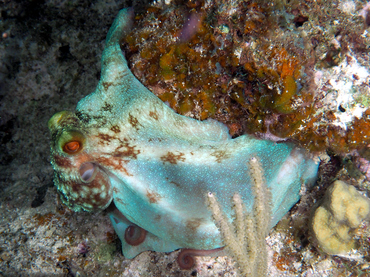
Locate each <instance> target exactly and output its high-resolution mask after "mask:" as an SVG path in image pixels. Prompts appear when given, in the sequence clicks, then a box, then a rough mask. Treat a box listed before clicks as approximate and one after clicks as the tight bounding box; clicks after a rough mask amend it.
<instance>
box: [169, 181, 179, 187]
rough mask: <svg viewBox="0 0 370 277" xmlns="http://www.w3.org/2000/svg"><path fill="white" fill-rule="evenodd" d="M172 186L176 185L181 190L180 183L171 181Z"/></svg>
mask: <svg viewBox="0 0 370 277" xmlns="http://www.w3.org/2000/svg"><path fill="white" fill-rule="evenodd" d="M170 183H171V184H174V185H175V186H176V187H178V188H181V185H180V184H179V183H176V182H174V181H170Z"/></svg>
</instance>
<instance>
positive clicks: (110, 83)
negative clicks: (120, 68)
mask: <svg viewBox="0 0 370 277" xmlns="http://www.w3.org/2000/svg"><path fill="white" fill-rule="evenodd" d="M112 85H114V83H113V82H103V83H102V86H103V87H104V90H108V89H109V87H110V86H112Z"/></svg>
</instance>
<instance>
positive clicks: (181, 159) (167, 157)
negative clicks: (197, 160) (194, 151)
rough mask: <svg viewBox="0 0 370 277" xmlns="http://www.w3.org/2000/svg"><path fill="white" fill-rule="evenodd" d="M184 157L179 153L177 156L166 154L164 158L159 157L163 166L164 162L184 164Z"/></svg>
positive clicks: (170, 153)
mask: <svg viewBox="0 0 370 277" xmlns="http://www.w3.org/2000/svg"><path fill="white" fill-rule="evenodd" d="M184 155H185V154H184V153H181V152H180V153H179V154H177V155H175V154H174V153H172V152H167V154H166V155H165V156H162V157H161V160H162V162H163V164H164V163H165V162H169V163H171V164H177V162H184V161H185V157H184Z"/></svg>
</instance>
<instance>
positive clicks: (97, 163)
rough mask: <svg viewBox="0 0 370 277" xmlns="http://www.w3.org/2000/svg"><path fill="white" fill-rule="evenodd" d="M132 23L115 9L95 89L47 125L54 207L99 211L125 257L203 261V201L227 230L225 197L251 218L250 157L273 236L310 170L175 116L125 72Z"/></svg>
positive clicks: (210, 227) (265, 145) (301, 154)
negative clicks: (212, 203) (222, 217)
mask: <svg viewBox="0 0 370 277" xmlns="http://www.w3.org/2000/svg"><path fill="white" fill-rule="evenodd" d="M132 18H133V12H132V10H130V9H123V10H121V11H120V12H119V14H118V16H117V18H116V19H115V21H114V22H113V25H112V26H111V28H110V30H109V33H108V35H107V39H106V46H105V49H104V51H103V55H102V71H101V79H100V81H99V83H98V85H97V88H96V90H95V91H94V92H93V93H91V94H90V95H87V96H86V97H85V98H83V99H82V100H80V102H79V103H78V105H77V107H76V110H75V111H74V112H71V111H62V112H59V113H57V114H55V115H54V116H53V117H52V118H51V119H50V120H49V122H48V127H49V129H50V132H51V164H52V166H53V168H54V183H55V186H56V187H57V190H58V192H59V194H60V197H61V199H62V201H63V203H64V204H65V205H67V206H68V207H69V208H70V209H72V210H74V211H88V212H92V211H101V210H105V209H107V210H108V214H109V217H110V219H111V222H112V225H113V227H114V229H115V231H116V233H117V235H118V237H119V238H120V240H121V241H122V252H123V254H124V256H125V257H126V258H133V257H135V256H136V255H138V254H139V253H141V252H143V251H146V250H153V251H159V252H170V251H174V250H176V249H187V250H188V251H189V249H192V250H193V251H192V253H202V254H209V253H211V252H214V251H218V250H220V249H222V247H223V246H224V243H223V240H222V238H221V235H220V231H219V230H218V228H217V227H216V225H215V223H214V221H213V219H212V214H211V212H210V210H209V209H207V205H206V196H207V194H208V193H210V192H211V193H213V194H215V195H217V198H218V201H219V204H220V205H221V207H222V209H223V210H224V212H225V214H226V215H227V216H228V218H229V220H230V221H231V220H232V217H233V207H232V202H231V198H232V196H233V194H234V193H238V194H239V195H240V196H241V198H242V200H243V202H244V203H245V204H246V207H247V209H249V210H251V209H252V205H253V201H254V195H253V193H252V190H251V175H250V171H249V168H248V161H249V160H250V159H251V158H256V159H258V160H259V162H260V164H261V166H262V168H263V172H264V179H265V183H266V185H267V186H268V188H269V190H270V191H271V195H272V197H271V199H270V200H271V210H272V218H271V223H270V226H269V227H270V228H272V227H273V226H274V225H276V223H277V222H278V221H279V220H280V219H281V218H282V217H283V216H284V215H285V214H286V213H287V211H289V210H290V208H291V207H292V206H293V205H294V204H295V203H296V202H297V201H298V200H299V197H300V196H299V191H300V188H301V185H302V184H304V183H305V184H308V183H312V182H313V181H314V180H315V177H316V175H317V168H318V165H317V163H315V162H314V160H313V159H312V158H310V157H309V155H308V154H307V153H306V152H305V150H303V149H301V148H298V147H296V146H295V145H294V144H292V143H286V142H279V141H278V142H273V141H269V140H262V139H257V138H254V137H253V136H251V135H242V136H239V137H237V138H235V139H232V138H231V137H230V135H229V133H228V129H227V127H226V126H225V125H223V124H222V123H220V122H217V121H215V120H211V119H208V120H205V121H198V120H196V119H192V118H189V117H185V116H182V115H179V114H176V113H175V112H174V111H173V110H172V109H171V108H169V107H168V106H167V105H166V104H165V103H163V102H162V101H161V100H160V99H159V98H157V97H156V96H155V95H154V94H153V93H152V92H151V91H149V90H148V89H147V88H146V87H145V86H144V85H143V84H141V83H140V81H139V80H138V79H136V77H135V76H134V75H133V74H132V73H131V71H130V70H129V67H128V65H127V61H126V59H125V57H124V54H123V52H122V50H121V48H120V40H121V39H122V38H123V37H124V36H125V34H127V33H128V32H129V31H130V27H131V24H132V21H133V20H132ZM266 201H268V200H266Z"/></svg>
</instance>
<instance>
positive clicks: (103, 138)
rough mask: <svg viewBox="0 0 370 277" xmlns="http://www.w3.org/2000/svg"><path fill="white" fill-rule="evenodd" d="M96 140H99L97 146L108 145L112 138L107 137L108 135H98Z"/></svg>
mask: <svg viewBox="0 0 370 277" xmlns="http://www.w3.org/2000/svg"><path fill="white" fill-rule="evenodd" d="M98 138H99V139H100V142H99V144H108V143H109V142H110V141H111V140H112V139H114V137H112V136H110V135H108V134H101V133H100V134H99V135H98Z"/></svg>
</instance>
